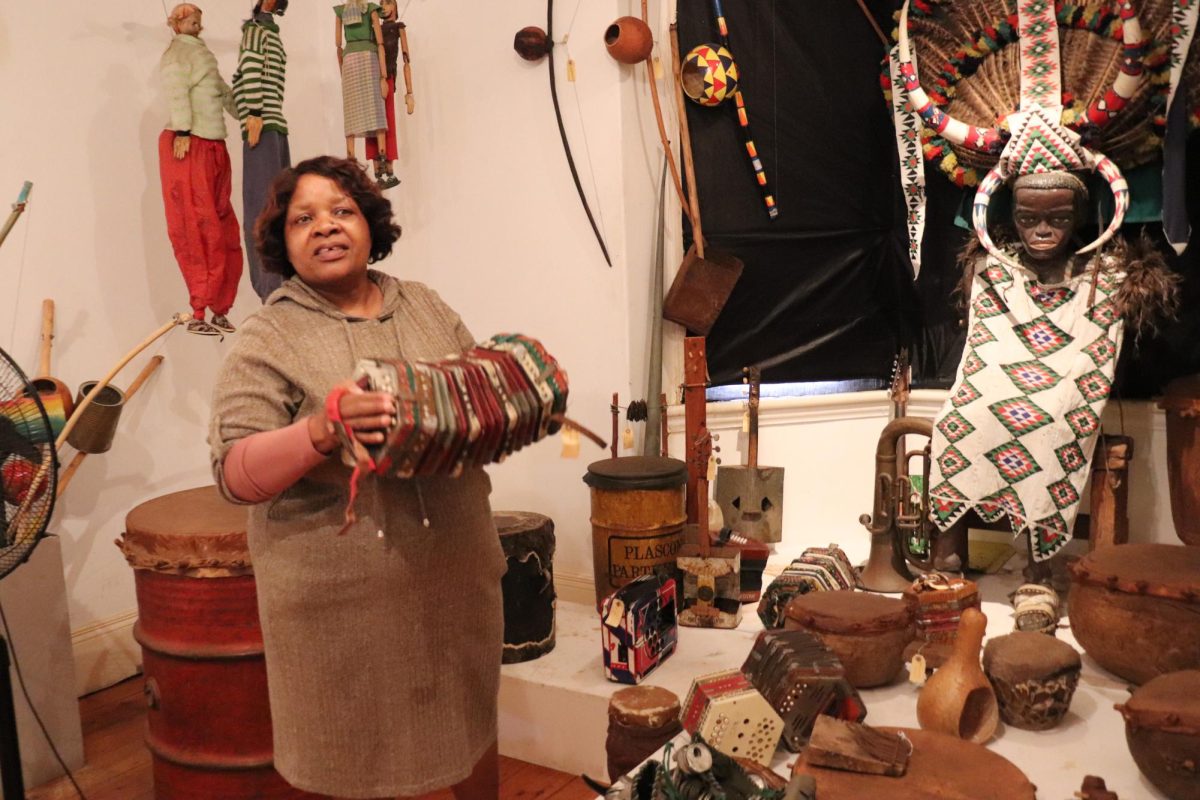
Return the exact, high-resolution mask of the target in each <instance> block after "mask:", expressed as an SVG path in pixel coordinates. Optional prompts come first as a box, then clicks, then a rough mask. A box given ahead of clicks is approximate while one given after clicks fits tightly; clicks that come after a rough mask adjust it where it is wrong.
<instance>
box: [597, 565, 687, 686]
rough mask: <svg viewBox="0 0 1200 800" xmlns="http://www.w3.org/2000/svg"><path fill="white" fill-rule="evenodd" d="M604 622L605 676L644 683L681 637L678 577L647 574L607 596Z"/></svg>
mask: <svg viewBox="0 0 1200 800" xmlns="http://www.w3.org/2000/svg"><path fill="white" fill-rule="evenodd" d="M600 623H601V624H600V637H601V641H602V642H603V644H604V675H605V677H607V678H608V679H609V680H610V681H617V682H618V683H629V684H637V683H640V682H641V681H642V679H643V678H645V677H646V676H647V675H649V674H650V673H651V672H652V671H653V670H654V668H655V667H657V666H658V665H659V664H661V663H662V662H663V661H665V660H666V659H667V657H668V656H669V655H671V654H672V653H674V652H675V645H676V643H677V642H678V641H679V622H678V619H677V615H676V609H675V581H674V580H673V579H671V578H667V579H666V580H663V579H662V578H659V577H658V576H657V575H643V576H641V577H640V578H637V579H636V580H633V581H631V582H630V583H627V584H626V585H625V586H622V587H621V588H620V589H618V590H617V591H616V593H614V594H612V595H609V596H608V597H606V598H605V599H604V602H603V603H602V604H601V606H600Z"/></svg>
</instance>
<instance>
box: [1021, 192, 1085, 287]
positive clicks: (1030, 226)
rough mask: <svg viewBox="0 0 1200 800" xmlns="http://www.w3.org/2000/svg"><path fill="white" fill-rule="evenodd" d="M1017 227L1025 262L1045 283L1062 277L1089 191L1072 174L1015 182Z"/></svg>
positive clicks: (1082, 219) (1081, 219)
mask: <svg viewBox="0 0 1200 800" xmlns="http://www.w3.org/2000/svg"><path fill="white" fill-rule="evenodd" d="M1012 194H1013V210H1012V221H1013V226H1014V227H1015V228H1016V230H1017V235H1018V236H1019V237H1020V239H1021V246H1022V247H1023V248H1024V249H1025V260H1026V262H1027V264H1028V266H1030V267H1032V268H1033V269H1034V270H1035V271H1036V272H1037V273H1038V277H1039V278H1041V279H1042V280H1049V279H1051V278H1055V277H1059V276H1058V275H1056V273H1058V272H1060V271H1061V269H1063V268H1065V266H1066V262H1067V261H1068V260H1069V258H1070V253H1069V247H1070V245H1071V238H1072V236H1073V235H1074V233H1075V232H1076V231H1077V230H1078V229H1079V226H1080V225H1081V224H1082V223H1083V221H1084V212H1085V208H1086V205H1087V198H1088V192H1087V187H1086V186H1084V184H1083V181H1081V180H1080V179H1079V178H1077V177H1076V176H1074V175H1072V174H1071V173H1069V172H1059V171H1055V172H1035V173H1031V174H1028V175H1022V176H1020V177H1019V178H1017V179H1016V180H1015V181H1014V182H1013V189H1012Z"/></svg>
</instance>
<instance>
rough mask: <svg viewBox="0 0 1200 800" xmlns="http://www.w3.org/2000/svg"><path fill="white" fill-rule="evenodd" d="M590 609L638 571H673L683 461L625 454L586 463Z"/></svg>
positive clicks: (667, 574) (682, 518) (682, 516)
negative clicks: (589, 494)
mask: <svg viewBox="0 0 1200 800" xmlns="http://www.w3.org/2000/svg"><path fill="white" fill-rule="evenodd" d="M583 482H584V483H586V484H587V485H588V486H590V487H591V490H592V570H593V574H594V577H595V580H596V608H597V609H598V608H599V607H600V604H601V602H603V600H604V598H606V597H608V596H609V595H610V594H612V593H613V592H615V591H616V590H617V589H619V588H621V587H622V586H624V585H625V584H627V583H629V582H630V581H632V580H634V579H635V578H638V577H641V576H642V575H658V576H659V577H660V578H663V579H664V580H665V579H667V578H673V577H674V575H675V556H676V555H677V554H678V552H679V548H680V546H682V544H683V524H684V522H686V521H687V513H686V512H685V510H684V497H685V495H686V491H687V486H686V484H687V465H686V464H684V463H683V462H682V461H680V460H678V459H675V458H660V457H657V456H625V457H623V458H606V459H604V460H603V461H596V462H594V463H592V464H590V465H588V471H587V475H585V476H584V478H583Z"/></svg>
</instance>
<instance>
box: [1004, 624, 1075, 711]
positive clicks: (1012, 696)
mask: <svg viewBox="0 0 1200 800" xmlns="http://www.w3.org/2000/svg"><path fill="white" fill-rule="evenodd" d="M1081 666H1082V662H1081V661H1080V659H1079V653H1078V652H1077V651H1076V650H1075V648H1074V647H1071V645H1069V644H1067V643H1066V642H1064V641H1061V640H1059V639H1055V638H1054V637H1053V636H1046V635H1044V634H1041V633H1026V632H1024V631H1017V632H1016V633H1010V634H1008V635H1006V636H1000V637H997V638H995V639H992V640H990V641H989V642H988V643H987V646H985V647H984V648H983V671H984V673H985V674H986V675H987V677H988V680H989V681H991V683H992V688H993V689H995V690H996V702H997V703H998V704H999V706H1000V719H1002V720H1004V721H1005V723H1007V724H1009V725H1012V726H1014V727H1017V728H1023V729H1025V730H1027V731H1045V730H1049V729H1050V728H1053V727H1054V726H1055V725H1057V724H1058V723H1059V722H1061V721H1062V718H1063V717H1065V716H1066V715H1067V710H1068V709H1070V707H1071V698H1072V697H1073V696H1074V694H1075V687H1076V686H1078V685H1079V670H1080V667H1081Z"/></svg>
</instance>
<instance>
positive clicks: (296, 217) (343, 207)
mask: <svg viewBox="0 0 1200 800" xmlns="http://www.w3.org/2000/svg"><path fill="white" fill-rule="evenodd" d="M284 241H285V242H286V243H287V254H288V260H289V261H290V262H291V263H292V266H293V267H294V268H295V270H296V273H297V274H298V275H299V276H300V279H301V280H303V281H304V282H305V283H307V284H308V285H309V286H312V287H313V288H314V289H322V288H329V289H332V288H346V287H347V286H348V285H352V284H354V283H355V282H356V281H359V280H365V279H366V275H367V261H368V259H369V258H370V257H371V229H370V226H369V225H368V224H367V219H366V217H364V216H363V213H362V211H361V210H359V207H358V203H356V202H354V198H352V197H351V196H350V195H349V194H348V193H347V192H346V191H345V190H343V189H342V187H341V186H339V185H338V184H337V183H335V182H334V181H332V180H330V179H329V178H326V177H324V176H322V175H312V174H308V175H301V176H300V180H299V181H298V182H297V183H296V190H295V191H294V192H293V193H292V201H291V202H290V203H289V204H288V208H287V218H286V221H285V222H284Z"/></svg>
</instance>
